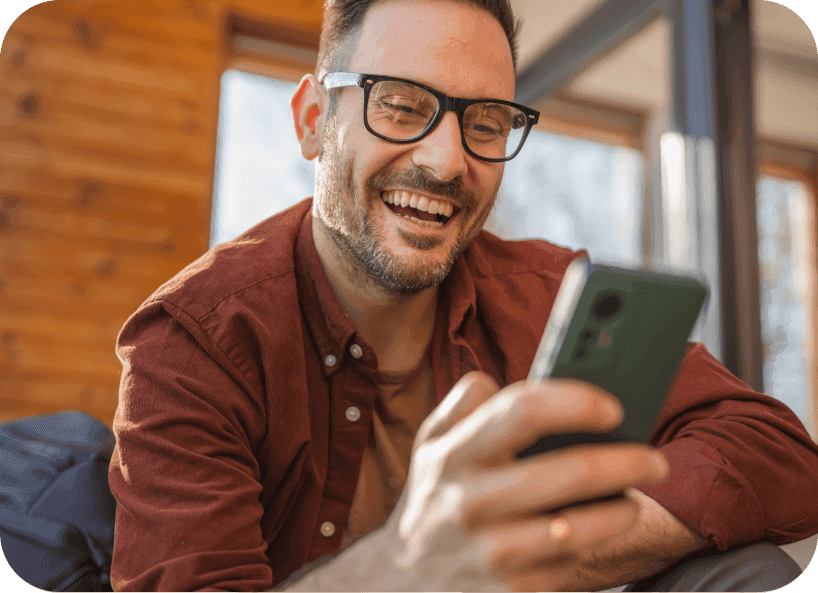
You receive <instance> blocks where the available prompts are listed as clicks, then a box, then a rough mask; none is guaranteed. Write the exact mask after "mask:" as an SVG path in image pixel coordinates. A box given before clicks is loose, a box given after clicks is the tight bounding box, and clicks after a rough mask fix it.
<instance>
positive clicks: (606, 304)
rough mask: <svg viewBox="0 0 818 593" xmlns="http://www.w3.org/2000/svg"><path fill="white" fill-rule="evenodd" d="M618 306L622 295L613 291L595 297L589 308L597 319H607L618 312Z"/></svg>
mask: <svg viewBox="0 0 818 593" xmlns="http://www.w3.org/2000/svg"><path fill="white" fill-rule="evenodd" d="M620 307H622V297H620V296H619V295H618V294H616V293H615V292H607V293H605V294H602V295H600V296H599V297H597V299H596V301H595V302H594V305H593V308H592V309H591V310H592V311H593V314H594V317H596V319H597V321H608V320H609V319H610V318H611V317H613V316H614V315H616V314H617V313H618V312H619V309H620Z"/></svg>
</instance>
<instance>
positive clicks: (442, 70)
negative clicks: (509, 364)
mask: <svg viewBox="0 0 818 593" xmlns="http://www.w3.org/2000/svg"><path fill="white" fill-rule="evenodd" d="M348 70H349V71H350V72H358V73H362V72H363V73H368V74H382V75H386V76H396V77H400V78H405V79H409V80H412V81H415V82H419V83H421V84H425V85H428V86H430V87H433V88H435V89H438V90H440V91H442V92H444V93H446V94H448V95H451V96H454V97H462V98H467V99H470V98H492V99H505V100H509V101H511V100H513V97H514V69H513V66H512V60H511V50H510V48H509V45H508V40H507V39H506V37H505V35H504V33H503V30H502V28H501V27H500V25H499V23H498V22H497V21H496V20H495V19H494V17H492V16H491V14H489V13H488V12H486V11H484V10H482V9H479V8H475V7H473V6H468V5H463V4H458V3H450V2H440V1H410V0H393V1H389V2H382V3H379V4H376V5H375V6H374V7H373V8H372V9H370V11H369V13H368V14H367V16H366V18H365V20H364V23H363V26H362V31H361V34H360V38H359V41H358V44H357V47H356V49H355V52H354V54H353V57H352V59H351V63H350V66H349V68H348ZM329 92H331V93H338V95H337V96H336V100H337V101H338V104H337V110H336V112H335V114H334V117H331V118H329V119H328V120H327V121H326V125H325V128H324V134H323V145H322V150H321V153H320V156H319V164H318V169H317V178H316V197H315V212H316V216H317V217H318V218H319V219H320V220H321V221H322V222H323V224H324V226H325V229H326V232H327V233H328V235H329V238H330V239H331V240H332V241H331V243H332V244H334V245H335V247H336V248H337V250H338V252H339V253H340V255H341V256H342V257H343V258H344V259H345V260H346V261H349V262H350V263H352V265H353V266H355V267H357V268H358V269H361V270H363V271H364V272H365V273H366V274H368V275H369V277H370V278H372V279H374V280H375V281H376V282H378V283H379V284H380V285H381V286H382V287H384V288H386V289H387V290H390V291H392V292H397V293H401V294H415V293H417V292H419V291H421V290H424V289H426V288H429V287H431V286H434V285H437V284H439V283H440V282H442V281H443V279H444V278H445V277H446V275H447V274H448V273H449V270H450V269H451V266H452V265H453V263H454V261H455V260H456V259H457V257H458V255H459V254H460V253H461V252H462V250H463V249H465V247H466V246H467V245H468V244H469V243H470V242H471V241H472V239H474V237H475V236H476V235H477V233H478V232H479V231H480V229H481V228H482V226H483V223H484V222H485V220H486V217H487V216H488V214H489V211H490V210H491V207H492V205H493V204H494V200H495V197H496V195H497V190H498V189H499V186H500V181H501V179H502V175H503V163H488V162H485V161H481V160H479V159H477V158H475V157H472V156H471V155H469V154H468V153H467V152H466V151H465V149H464V148H463V145H462V141H461V136H460V128H459V124H458V122H457V115H456V114H455V113H454V112H447V113H446V114H445V115H444V116H443V118H442V119H441V120H440V122H439V123H438V124H437V127H436V128H435V129H434V130H433V131H432V132H431V133H430V134H429V135H428V136H426V137H425V138H423V139H422V140H420V141H418V142H413V143H411V144H394V143H390V142H387V141H385V140H381V139H379V138H377V137H375V136H373V135H372V134H370V133H369V132H368V131H367V130H366V128H365V127H364V121H363V89H361V88H360V87H346V88H341V89H335V90H331V91H329ZM404 196H405V197H406V198H408V199H409V200H412V199H413V198H415V199H417V200H418V202H419V206H420V208H421V209H424V208H425V207H426V201H428V203H429V204H433V203H434V202H437V203H438V205H439V207H438V211H439V212H444V213H448V212H449V211H451V212H453V214H452V216H451V217H450V218H449V219H448V221H447V222H446V223H445V224H443V225H442V226H438V225H436V224H424V223H422V222H415V221H413V220H411V219H410V218H407V217H405V216H403V215H405V214H413V212H411V211H408V210H406V209H401V208H399V207H398V206H396V204H395V202H397V203H401V198H404ZM424 198H425V200H426V201H424ZM388 202H392V203H388ZM413 203H415V202H411V201H410V204H413ZM410 208H411V205H410ZM401 214H403V215H401ZM420 218H429V216H428V215H423V214H422V215H420Z"/></svg>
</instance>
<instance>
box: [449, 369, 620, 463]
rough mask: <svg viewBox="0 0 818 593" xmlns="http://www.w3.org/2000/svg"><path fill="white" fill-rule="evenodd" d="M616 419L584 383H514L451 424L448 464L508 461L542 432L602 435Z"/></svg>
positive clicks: (604, 399)
mask: <svg viewBox="0 0 818 593" xmlns="http://www.w3.org/2000/svg"><path fill="white" fill-rule="evenodd" d="M621 421H622V406H621V404H620V403H619V401H618V400H617V399H616V398H615V397H614V396H612V395H610V394H609V393H607V392H605V391H603V390H601V389H598V388H596V387H594V386H593V385H590V384H588V383H582V382H579V381H571V380H564V379H563V380H550V381H546V382H543V383H535V384H529V383H524V382H520V383H515V384H514V385H511V386H509V387H507V388H506V389H503V390H502V391H500V392H498V393H497V394H496V395H495V396H494V397H492V398H491V399H489V400H488V401H486V402H485V403H484V404H483V405H482V406H480V407H479V408H478V409H477V410H476V411H475V412H474V413H473V414H471V416H469V417H468V418H467V419H466V420H464V421H463V422H462V423H461V424H460V425H458V426H457V429H456V431H453V432H457V433H458V434H456V435H452V438H453V440H454V442H455V443H456V445H455V451H453V460H454V461H457V462H471V463H476V464H483V465H493V464H496V463H501V462H507V461H510V460H512V459H513V458H514V457H515V456H516V454H517V453H518V452H519V451H521V450H523V449H525V448H526V447H527V446H529V445H531V444H532V443H533V442H534V441H535V440H537V439H538V438H539V437H541V436H544V435H547V434H559V433H568V432H606V431H609V430H612V429H614V428H616V426H617V425H618V424H619V423H620V422H621Z"/></svg>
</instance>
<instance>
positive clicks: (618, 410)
mask: <svg viewBox="0 0 818 593" xmlns="http://www.w3.org/2000/svg"><path fill="white" fill-rule="evenodd" d="M605 408H607V410H608V415H609V416H612V417H614V418H616V419H617V420H619V419H621V418H622V406H621V405H620V404H619V401H617V400H613V399H608V398H606V399H605Z"/></svg>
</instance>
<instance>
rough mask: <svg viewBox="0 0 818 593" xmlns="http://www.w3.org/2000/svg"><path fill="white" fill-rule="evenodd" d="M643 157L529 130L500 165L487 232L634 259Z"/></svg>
mask: <svg viewBox="0 0 818 593" xmlns="http://www.w3.org/2000/svg"><path fill="white" fill-rule="evenodd" d="M643 168H644V164H643V160H642V157H641V155H640V153H639V152H638V151H635V150H632V149H629V148H623V147H620V146H610V145H606V144H600V143H597V142H592V141H590V140H580V139H576V138H568V137H565V136H557V135H554V134H549V133H546V132H543V131H539V130H534V131H532V132H531V134H530V135H529V137H528V140H527V141H526V145H525V146H524V147H523V150H522V151H521V152H520V154H519V155H518V156H517V157H516V158H514V159H513V160H511V161H509V162H508V163H506V169H505V175H504V177H503V183H502V185H501V187H500V193H499V195H498V198H497V204H496V207H495V208H494V210H493V211H492V213H491V215H490V217H489V220H488V221H487V224H486V228H487V230H489V231H491V232H493V233H495V234H496V235H498V236H500V237H502V238H504V239H531V238H536V239H546V240H547V241H550V242H552V243H556V244H559V245H563V246H566V247H570V248H572V249H580V248H585V249H587V250H588V253H589V255H590V256H591V258H592V259H594V260H597V261H605V262H609V263H617V264H621V265H638V264H639V263H640V262H641V260H642V256H641V245H642V222H641V220H642V216H641V212H642V203H643V194H644V183H643V179H644V174H643Z"/></svg>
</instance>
